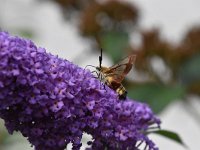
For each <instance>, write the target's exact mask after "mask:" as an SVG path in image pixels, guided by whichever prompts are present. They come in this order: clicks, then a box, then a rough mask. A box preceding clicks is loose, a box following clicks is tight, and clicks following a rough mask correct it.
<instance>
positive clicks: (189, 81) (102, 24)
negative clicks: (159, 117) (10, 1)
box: [0, 0, 200, 149]
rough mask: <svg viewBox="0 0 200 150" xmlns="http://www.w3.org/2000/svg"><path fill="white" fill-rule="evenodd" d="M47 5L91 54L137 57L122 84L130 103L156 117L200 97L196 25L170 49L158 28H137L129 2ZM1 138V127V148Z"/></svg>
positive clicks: (2, 135)
mask: <svg viewBox="0 0 200 150" xmlns="http://www.w3.org/2000/svg"><path fill="white" fill-rule="evenodd" d="M37 1H47V0H37ZM49 1H52V2H54V3H56V4H57V5H58V6H59V8H60V9H61V10H62V11H61V12H62V15H63V18H64V19H65V21H66V22H72V25H75V26H76V27H77V28H78V30H79V32H80V36H81V37H83V38H85V39H88V40H90V43H91V51H93V52H95V51H99V52H98V53H99V54H100V49H101V48H102V49H103V55H106V56H108V57H109V58H110V59H111V60H112V61H113V64H115V63H117V62H118V61H120V59H122V58H124V57H125V56H128V55H130V54H136V55H137V60H136V63H135V65H134V69H133V70H134V71H132V72H130V74H129V75H128V77H127V78H126V79H125V80H124V81H123V85H124V86H125V87H126V89H127V91H128V96H129V97H131V98H132V99H135V100H140V101H142V102H146V103H148V104H149V105H150V106H151V108H152V109H153V110H154V112H156V113H161V112H162V111H163V110H165V108H166V107H167V106H168V105H169V104H170V103H172V102H174V101H178V100H179V101H180V100H181V101H183V103H184V104H185V105H186V106H189V105H190V99H189V98H188V96H190V95H196V96H200V26H194V27H193V28H191V29H188V31H187V32H186V34H185V35H184V36H183V37H182V40H181V41H180V42H179V43H176V44H175V43H172V42H171V41H167V40H166V39H162V37H161V31H160V29H158V28H153V29H151V30H143V29H141V28H140V26H139V22H140V10H139V9H138V8H137V7H136V6H134V5H133V4H129V3H128V2H125V1H117V0H105V1H100V0H49ZM138 33H139V43H138V44H133V42H132V41H131V40H132V36H133V35H134V34H138ZM19 35H21V36H24V37H27V38H31V37H32V36H34V31H31V30H29V29H21V30H19ZM81 55H82V54H80V57H81ZM72 61H73V60H72ZM97 61H98V55H97ZM187 109H192V107H191V108H189V107H187ZM190 112H192V113H195V112H194V111H190ZM191 116H192V117H196V118H197V117H199V116H197V115H196V114H195V115H191ZM197 120H199V119H197ZM0 127H1V125H0ZM6 137H7V133H6V132H5V131H4V130H1V128H0V145H4V143H6ZM0 149H1V147H0ZM15 149H16V148H15Z"/></svg>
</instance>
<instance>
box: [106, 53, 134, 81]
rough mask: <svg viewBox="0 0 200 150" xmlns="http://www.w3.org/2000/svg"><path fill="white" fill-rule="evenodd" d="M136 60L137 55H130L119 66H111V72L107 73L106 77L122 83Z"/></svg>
mask: <svg viewBox="0 0 200 150" xmlns="http://www.w3.org/2000/svg"><path fill="white" fill-rule="evenodd" d="M135 60H136V55H130V56H128V57H126V58H124V59H123V60H122V61H120V62H119V63H118V64H116V65H113V66H111V67H110V68H109V70H108V71H106V72H105V75H106V76H107V77H108V76H109V77H112V78H113V80H114V81H116V82H118V83H120V82H122V80H123V79H124V77H125V76H126V75H127V74H128V73H129V71H130V70H131V68H132V66H133V64H134V63H135Z"/></svg>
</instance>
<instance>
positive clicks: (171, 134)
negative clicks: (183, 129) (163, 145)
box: [148, 130, 187, 147]
mask: <svg viewBox="0 0 200 150" xmlns="http://www.w3.org/2000/svg"><path fill="white" fill-rule="evenodd" d="M150 133H155V134H159V135H162V136H164V137H166V138H168V139H171V140H173V141H175V142H177V143H179V144H181V145H183V146H185V147H187V146H186V145H185V143H184V142H183V141H182V139H181V137H180V136H179V135H178V134H177V133H175V132H172V131H169V130H157V131H151V132H149V133H148V134H150Z"/></svg>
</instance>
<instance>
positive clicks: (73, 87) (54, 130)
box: [0, 32, 160, 150]
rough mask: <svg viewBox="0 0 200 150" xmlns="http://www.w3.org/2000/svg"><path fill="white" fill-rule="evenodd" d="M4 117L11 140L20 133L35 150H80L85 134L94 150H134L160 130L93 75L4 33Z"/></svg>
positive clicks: (0, 107)
mask: <svg viewBox="0 0 200 150" xmlns="http://www.w3.org/2000/svg"><path fill="white" fill-rule="evenodd" d="M0 117H1V118H2V119H4V121H5V126H6V127H7V129H8V131H9V133H10V134H12V133H13V132H14V131H20V132H21V133H22V134H23V136H25V137H27V138H28V140H29V142H30V143H31V144H32V145H33V146H34V147H35V149H36V150H64V149H65V148H66V146H67V144H69V143H70V142H71V143H72V145H73V149H74V150H76V149H77V150H78V149H80V147H81V145H82V144H81V138H82V135H83V132H86V133H88V134H91V135H92V137H93V141H90V142H88V144H89V145H90V146H91V148H90V149H93V150H99V149H105V148H107V149H109V150H110V149H111V150H113V149H116V150H117V149H118V150H125V149H129V150H136V149H138V147H137V145H138V143H140V142H144V143H145V144H146V145H147V147H148V148H149V149H151V150H157V147H156V146H155V144H154V143H153V142H152V141H151V140H150V139H149V138H148V137H147V135H146V132H147V130H148V128H149V127H152V126H156V127H159V125H160V120H159V119H157V118H156V117H155V116H154V114H153V112H152V111H151V109H150V108H149V107H148V106H147V105H146V104H142V103H139V102H136V101H133V100H130V99H128V98H127V100H125V101H120V100H119V99H118V95H117V94H116V92H115V91H113V90H112V89H109V88H108V87H106V90H104V87H102V86H101V84H100V81H99V80H97V79H95V78H94V77H93V75H92V74H91V72H90V71H88V70H84V69H82V68H80V67H78V66H76V65H74V64H73V63H71V62H69V61H67V60H63V59H61V58H58V57H57V56H54V55H51V54H49V53H47V52H46V50H45V49H43V48H38V47H36V46H35V45H34V44H33V43H32V42H31V41H30V40H25V39H22V38H19V37H12V36H10V35H9V34H8V33H6V32H0Z"/></svg>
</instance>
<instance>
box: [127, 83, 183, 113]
mask: <svg viewBox="0 0 200 150" xmlns="http://www.w3.org/2000/svg"><path fill="white" fill-rule="evenodd" d="M184 95H185V88H184V87H183V86H178V85H176V86H165V85H160V84H153V83H151V84H150V83H149V84H144V85H139V86H137V87H132V88H129V89H128V96H129V97H131V98H133V99H135V100H139V101H141V102H145V103H148V104H149V105H150V107H151V108H152V109H153V111H154V112H155V113H159V112H161V111H162V110H163V109H164V108H165V107H166V106H167V105H168V104H169V103H171V102H172V101H174V100H180V99H181V98H182V97H183V96H184Z"/></svg>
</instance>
